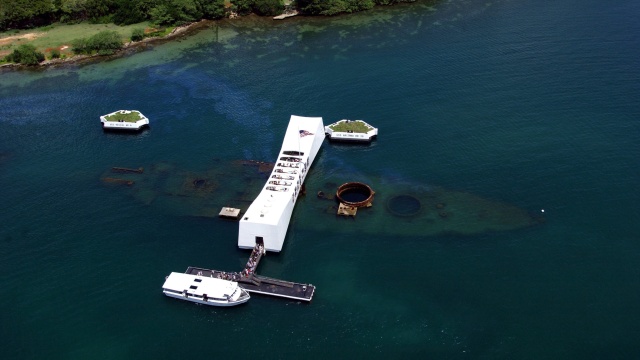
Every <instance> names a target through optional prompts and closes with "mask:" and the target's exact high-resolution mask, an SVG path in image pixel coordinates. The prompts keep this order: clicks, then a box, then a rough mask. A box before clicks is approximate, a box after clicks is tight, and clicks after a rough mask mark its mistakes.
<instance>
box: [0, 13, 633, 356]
mask: <svg viewBox="0 0 640 360" xmlns="http://www.w3.org/2000/svg"><path fill="white" fill-rule="evenodd" d="M639 13H640V3H638V2H637V1H633V0H620V1H616V2H614V3H609V2H603V1H595V0H587V1H574V0H561V1H531V0H498V1H493V2H490V3H481V4H479V3H477V2H473V1H463V0H451V1H449V2H442V3H440V4H438V5H436V6H432V7H429V6H426V5H425V4H423V3H418V4H414V5H411V6H399V7H391V8H381V9H378V10H375V11H373V12H369V13H365V14H357V15H352V16H348V17H338V18H332V19H305V18H299V19H298V18H296V19H292V21H285V22H281V23H272V22H271V21H270V20H264V19H262V20H261V19H255V18H250V19H245V20H242V21H238V22H232V21H228V22H222V23H221V24H220V26H219V27H218V29H215V28H211V29H209V30H205V31H202V32H200V33H198V34H197V35H194V36H192V37H190V38H188V39H185V40H183V41H180V42H173V43H170V44H165V45H160V46H157V47H155V48H154V49H153V50H151V51H148V52H144V53H140V54H136V55H132V56H129V57H126V58H122V59H117V60H113V61H109V62H105V63H99V64H94V65H87V66H82V67H68V68H58V69H48V70H44V71H33V72H32V71H28V72H5V73H3V74H0V154H1V155H0V202H1V204H2V211H1V212H0V224H1V225H0V289H1V290H2V291H1V292H0V309H2V310H1V311H0V324H1V327H0V338H2V339H3V345H4V346H3V356H2V357H3V358H7V359H41V358H48V359H87V358H90V359H139V358H152V357H155V358H177V357H185V356H187V357H204V358H213V357H217V356H218V355H223V356H233V357H234V358H237V357H248V356H269V357H275V358H298V357H301V356H309V357H312V358H321V357H327V356H336V357H347V356H375V357H382V356H388V355H393V354H399V355H404V356H408V355H417V354H422V355H424V356H426V357H430V358H474V359H475V358H486V359H494V358H504V359H513V358H518V359H541V358H549V359H558V358H563V359H564V358H576V359H588V358H592V359H602V358H626V359H633V358H638V357H639V356H640V346H639V345H638V342H637V339H638V338H639V337H640V325H639V324H640V307H638V304H639V303H640V266H639V265H638V264H639V263H640V262H639V260H640V236H639V234H640V211H639V210H638V202H639V201H640V193H639V192H638V190H637V188H638V183H639V181H638V180H639V179H640V163H639V160H638V159H640V145H639V144H638V139H639V132H640V123H639V120H638V119H640V47H638V42H637V39H638V38H640V22H638V21H637V17H638V14H639ZM117 109H138V110H140V111H142V112H143V113H144V114H145V115H147V116H148V117H149V118H150V119H151V122H152V123H151V129H150V130H148V131H146V132H143V133H142V134H140V135H137V136H121V135H117V134H105V133H103V132H102V130H101V129H100V124H99V120H98V116H99V115H101V114H106V113H108V112H111V111H114V110H117ZM291 114H297V115H303V116H322V117H323V118H324V119H325V122H327V123H329V122H332V121H337V120H339V119H342V118H351V119H355V118H360V119H365V120H366V121H368V122H370V123H372V124H374V125H375V126H377V127H378V128H379V129H380V138H379V139H378V140H377V142H376V143H375V144H374V145H373V146H370V147H355V148H354V147H346V146H334V145H332V144H329V143H325V144H324V147H323V150H322V151H321V153H320V155H319V157H318V158H317V160H316V164H315V165H314V168H313V169H312V172H311V173H310V175H309V181H321V179H318V178H315V179H314V174H316V176H317V177H321V176H325V175H330V174H334V173H342V174H350V175H352V176H353V177H365V178H366V177H368V176H385V177H388V178H392V179H396V180H397V181H399V182H403V181H412V182H416V183H421V184H426V185H433V186H445V187H447V188H450V189H455V190H459V191H465V192H470V193H473V194H476V195H479V196H483V197H487V198H491V199H497V200H500V201H504V202H508V203H511V204H515V205H517V206H519V207H521V208H524V209H527V210H529V211H531V212H532V213H540V211H541V209H544V210H545V213H544V215H545V218H546V223H544V224H543V225H541V226H536V227H531V228H524V229H520V230H514V231H505V232H492V233H483V234H477V235H472V236H456V235H444V236H420V235H416V236H412V237H406V236H405V237H395V236H377V235H375V234H373V235H371V234H369V235H366V236H354V235H353V234H341V233H335V232H334V233H325V232H317V231H314V230H312V229H309V228H307V227H305V224H304V223H303V222H302V221H296V219H295V213H294V219H293V221H292V225H291V227H290V229H289V232H288V235H287V240H286V242H285V249H284V251H283V253H280V254H269V255H268V256H267V257H266V258H265V259H264V260H263V262H262V263H261V264H260V269H259V270H260V272H261V273H262V274H265V275H268V276H273V277H280V278H284V279H289V280H295V281H301V282H310V283H313V284H314V285H316V286H317V287H318V289H317V292H316V295H315V297H314V299H313V301H312V302H311V303H310V304H301V303H297V302H290V301H283V300H280V299H274V298H268V297H260V296H257V295H256V296H253V297H252V299H251V301H250V302H249V303H247V304H245V305H243V306H240V307H236V308H230V309H221V308H212V307H203V306H195V305H193V304H190V303H185V302H180V301H177V300H173V299H168V298H166V297H164V296H163V295H162V293H161V291H160V286H161V285H162V282H163V280H164V277H165V276H166V275H168V274H169V272H171V271H183V270H184V269H186V267H187V266H189V265H193V266H202V267H211V268H216V269H223V270H231V271H233V270H237V269H240V268H241V266H242V265H243V263H244V261H246V258H247V256H248V253H247V252H246V251H241V250H238V249H237V247H236V237H237V224H235V223H232V222H225V221H221V220H219V219H207V218H197V217H189V216H178V215H176V214H174V213H172V212H171V211H170V210H168V209H165V208H163V207H162V206H154V204H152V205H144V204H143V203H140V202H139V201H136V200H134V199H132V198H131V197H129V196H128V195H127V193H126V192H125V191H122V190H121V189H119V188H114V187H106V186H104V185H103V184H102V182H101V181H100V177H101V175H102V174H103V173H104V172H105V170H107V169H109V168H110V167H111V166H129V167H138V166H143V165H144V166H149V164H154V163H158V162H161V161H165V162H171V163H174V164H178V165H179V166H180V167H182V168H184V169H191V170H193V171H201V170H205V169H207V168H208V167H211V166H215V165H214V164H215V162H214V161H213V160H214V159H222V160H224V161H232V160H235V159H254V160H260V161H272V160H273V159H274V157H275V155H276V154H277V151H278V150H279V147H280V142H281V139H282V134H283V133H284V129H285V128H286V125H287V122H288V119H289V116H290V115H291ZM323 174H324V175H323ZM304 205H305V203H304V202H301V203H300V204H298V206H304ZM388 226H389V227H392V226H394V224H393V222H392V221H390V222H389V225H388Z"/></svg>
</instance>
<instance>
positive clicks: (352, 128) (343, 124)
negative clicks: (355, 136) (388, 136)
mask: <svg viewBox="0 0 640 360" xmlns="http://www.w3.org/2000/svg"><path fill="white" fill-rule="evenodd" d="M329 128H331V130H333V131H337V132H354V133H362V134H366V133H368V132H369V131H370V130H372V128H371V127H370V126H367V124H365V123H364V121H361V120H353V121H349V120H341V121H340V122H338V123H337V124H334V125H329Z"/></svg>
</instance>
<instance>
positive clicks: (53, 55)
mask: <svg viewBox="0 0 640 360" xmlns="http://www.w3.org/2000/svg"><path fill="white" fill-rule="evenodd" d="M51 58H52V59H59V58H60V50H58V49H53V50H51Z"/></svg>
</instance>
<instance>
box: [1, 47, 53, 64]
mask: <svg viewBox="0 0 640 360" xmlns="http://www.w3.org/2000/svg"><path fill="white" fill-rule="evenodd" d="M5 60H7V61H11V62H14V63H19V64H24V65H38V63H40V62H42V61H44V54H43V53H41V52H39V51H37V50H36V47H35V46H33V45H31V44H22V45H20V46H18V48H17V49H15V50H13V52H12V53H11V54H9V55H7V56H6V57H5Z"/></svg>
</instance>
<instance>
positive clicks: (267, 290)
mask: <svg viewBox="0 0 640 360" xmlns="http://www.w3.org/2000/svg"><path fill="white" fill-rule="evenodd" d="M185 273H187V274H191V275H198V276H208V277H214V278H224V277H225V276H229V275H236V276H237V275H238V274H237V273H232V274H229V273H225V272H223V271H219V270H210V269H203V268H198V267H192V266H189V267H188V268H187V271H186V272H185ZM230 279H231V278H230ZM249 279H251V280H249ZM249 279H246V278H237V279H234V281H237V282H238V284H239V285H240V287H242V288H243V289H245V290H246V291H248V292H250V293H256V294H262V295H270V296H277V297H281V298H287V299H291V300H299V301H306V302H310V301H311V299H312V298H313V294H314V293H315V291H316V287H315V286H314V285H311V284H300V283H296V282H290V281H284V280H278V279H272V278H269V277H266V276H260V275H253V276H252V277H250V278H249Z"/></svg>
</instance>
